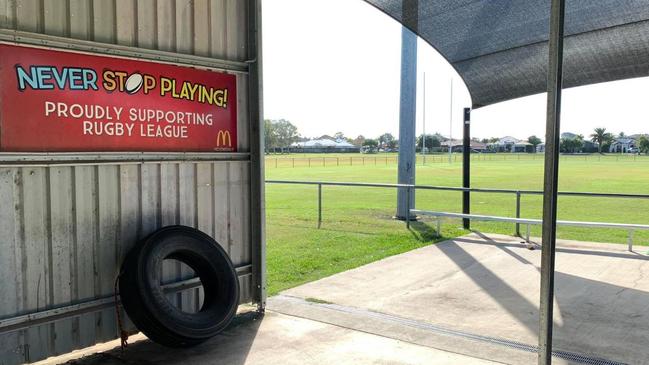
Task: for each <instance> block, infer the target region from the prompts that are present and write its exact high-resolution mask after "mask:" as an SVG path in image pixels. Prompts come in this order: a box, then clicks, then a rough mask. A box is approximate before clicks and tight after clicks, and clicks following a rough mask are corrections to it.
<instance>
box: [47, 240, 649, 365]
mask: <svg viewBox="0 0 649 365" xmlns="http://www.w3.org/2000/svg"><path fill="white" fill-rule="evenodd" d="M558 246H559V250H558V253H557V260H556V261H557V262H556V267H557V270H556V301H555V307H554V308H555V318H554V319H555V324H554V331H555V339H554V346H555V350H561V351H563V352H562V353H561V354H559V355H560V356H559V357H555V359H554V362H553V363H554V364H584V363H589V364H603V362H596V361H595V362H593V361H592V360H593V359H594V358H597V359H600V360H601V359H607V360H611V361H614V362H609V363H608V364H615V362H618V363H628V364H649V314H647V311H648V310H649V257H648V256H646V255H645V254H643V253H633V252H627V251H625V249H626V246H622V245H612V244H601V243H583V242H571V241H560V242H558ZM643 250H644V251H645V253H646V251H647V248H646V247H643ZM540 254H541V252H540V250H538V249H537V250H528V249H527V248H526V247H525V245H524V244H522V243H521V241H520V240H519V239H517V238H513V237H508V236H500V235H489V236H488V237H487V236H485V235H482V234H479V233H475V234H471V235H468V236H465V237H461V238H457V239H454V240H449V241H445V242H442V243H439V244H437V245H433V246H428V247H425V248H421V249H418V250H414V251H411V252H407V253H404V254H401V255H398V256H393V257H390V258H387V259H384V260H381V261H378V262H375V263H372V264H369V265H366V266H363V267H360V268H358V269H354V270H350V271H347V272H344V273H340V274H337V275H333V276H331V277H328V278H325V279H322V280H319V281H316V282H313V283H309V284H305V285H302V286H300V287H297V288H294V289H290V290H287V291H285V292H283V293H281V294H280V295H278V296H275V297H272V298H269V301H268V312H267V314H266V316H265V317H263V318H261V319H259V318H257V319H254V320H253V318H252V314H243V315H241V316H240V317H238V318H237V320H236V323H235V325H233V326H231V327H230V328H229V329H228V330H227V331H226V332H224V333H223V334H221V335H219V336H217V337H216V338H214V339H212V340H210V341H208V342H207V343H205V344H203V345H201V346H198V347H196V348H193V349H189V350H176V349H165V348H162V347H160V346H158V345H155V344H153V343H151V342H150V341H148V340H143V341H139V342H137V343H135V344H132V345H131V346H129V348H128V349H127V351H126V352H125V353H124V354H123V355H122V354H120V352H119V350H112V351H108V352H105V353H103V354H98V355H94V356H91V357H86V358H84V359H82V360H75V361H73V362H71V363H70V364H81V365H98V364H108V365H113V364H158V363H160V364H169V365H175V364H181V363H182V364H236V365H238V364H282V365H285V364H332V363H336V364H337V365H338V364H487V363H494V362H500V363H508V364H531V363H535V362H536V352H535V348H534V345H536V343H537V335H536V332H537V327H538V303H539V294H538V293H539V262H540ZM141 337H142V336H141ZM115 345H116V343H114V344H113V345H112V346H111V345H103V348H102V347H101V346H100V347H98V348H96V349H94V350H93V349H91V350H89V351H90V352H96V351H99V350H106V349H108V348H111V347H114V346H115ZM85 353H86V354H87V353H88V350H86V352H85ZM580 355H585V356H588V357H589V358H590V359H584V358H579V356H580ZM75 357H79V354H76V355H75ZM68 359H69V358H59V359H57V360H50V361H49V362H45V363H44V364H55V363H61V362H65V361H67V360H68ZM587 361H591V362H587Z"/></svg>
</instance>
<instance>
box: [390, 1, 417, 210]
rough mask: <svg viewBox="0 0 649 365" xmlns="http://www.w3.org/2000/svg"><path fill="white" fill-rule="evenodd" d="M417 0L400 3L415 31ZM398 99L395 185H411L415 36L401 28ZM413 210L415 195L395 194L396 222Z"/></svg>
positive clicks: (415, 85)
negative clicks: (396, 182) (411, 208)
mask: <svg viewBox="0 0 649 365" xmlns="http://www.w3.org/2000/svg"><path fill="white" fill-rule="evenodd" d="M418 5H419V4H418V0H404V1H403V5H402V6H403V8H402V12H403V14H405V15H407V17H406V18H405V19H404V20H406V21H405V22H404V23H405V24H406V25H408V26H410V27H411V28H412V29H414V30H416V29H417V21H418V13H417V11H418V10H417V9H418V8H419V6H418ZM400 88H401V91H400V92H401V95H400V105H399V166H398V177H397V180H398V182H399V184H405V185H414V184H415V162H416V160H415V159H416V154H415V126H416V124H415V123H416V119H415V117H416V110H417V36H416V35H415V33H413V32H412V31H410V29H408V28H406V27H405V26H404V27H403V28H402V30H401V86H400ZM414 206H415V192H414V191H413V192H412V194H408V191H407V189H403V188H402V189H399V190H398V192H397V214H396V216H395V217H396V218H397V219H406V220H408V219H411V216H410V211H409V208H410V207H414Z"/></svg>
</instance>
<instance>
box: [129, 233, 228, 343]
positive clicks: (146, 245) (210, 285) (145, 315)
mask: <svg viewBox="0 0 649 365" xmlns="http://www.w3.org/2000/svg"><path fill="white" fill-rule="evenodd" d="M165 259H175V260H178V261H181V262H183V263H185V264H186V265H188V266H189V267H191V268H192V269H193V270H194V271H195V272H196V275H197V276H198V277H200V280H201V283H202V285H203V290H204V293H205V296H204V301H203V306H202V307H201V309H200V310H199V311H198V312H196V313H188V312H183V311H181V310H180V309H178V308H176V307H175V306H174V305H173V304H172V303H171V302H169V301H168V300H167V298H166V297H165V293H164V292H163V289H162V286H161V284H160V283H161V281H160V279H161V278H160V273H161V271H162V270H161V268H162V262H163V260H165ZM119 292H120V297H121V301H122V305H123V306H124V310H126V313H127V314H128V316H129V317H130V318H131V320H132V321H133V323H134V324H135V326H136V327H137V328H138V329H139V330H140V331H142V332H143V333H144V334H145V335H147V336H148V337H149V338H150V339H151V340H153V341H155V342H157V343H159V344H161V345H164V346H170V347H189V346H193V345H197V344H199V343H201V342H203V341H205V340H207V339H209V338H210V337H212V336H214V335H216V334H217V333H219V332H221V331H222V330H223V329H224V328H225V327H227V326H228V324H230V322H231V321H232V318H233V317H234V315H235V314H236V311H237V306H238V304H239V280H238V278H237V274H236V271H235V270H234V266H233V265H232V262H231V261H230V258H229V257H228V255H227V253H226V252H225V251H224V250H223V249H222V248H221V246H220V245H219V244H217V243H216V241H214V239H212V238H211V237H210V236H208V235H206V234H205V233H203V232H201V231H199V230H196V229H194V228H190V227H185V226H169V227H165V228H162V229H160V230H158V231H156V232H155V233H153V234H152V235H150V236H149V237H147V238H146V239H145V240H143V241H142V242H141V243H140V244H138V245H137V246H136V247H135V248H133V249H132V250H131V251H130V252H129V253H128V256H127V257H126V259H125V260H124V263H123V264H122V274H121V276H120V279H119Z"/></svg>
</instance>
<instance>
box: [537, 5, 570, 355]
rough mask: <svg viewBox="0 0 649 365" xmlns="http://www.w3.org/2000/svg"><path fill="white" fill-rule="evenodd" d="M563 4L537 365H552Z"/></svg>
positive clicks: (551, 113)
mask: <svg viewBox="0 0 649 365" xmlns="http://www.w3.org/2000/svg"><path fill="white" fill-rule="evenodd" d="M564 14H565V1H564V0H552V6H551V9H550V39H549V44H548V47H549V48H548V53H549V61H548V84H547V89H548V102H547V110H546V112H547V116H546V127H545V128H546V130H545V172H544V175H545V177H544V181H543V235H542V251H541V295H540V297H541V303H540V307H539V362H538V363H539V365H549V364H551V363H552V324H553V321H552V319H553V318H552V310H553V304H554V258H555V252H556V234H557V187H558V182H559V131H560V119H561V118H560V117H561V88H562V85H563V83H562V76H563V21H564Z"/></svg>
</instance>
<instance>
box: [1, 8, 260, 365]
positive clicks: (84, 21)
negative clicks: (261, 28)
mask: <svg viewBox="0 0 649 365" xmlns="http://www.w3.org/2000/svg"><path fill="white" fill-rule="evenodd" d="M246 19H247V2H246V1H242V0H0V28H4V29H11V30H19V31H27V32H34V33H39V34H46V35H53V36H59V37H69V38H74V39H81V40H89V41H94V42H100V43H108V44H117V45H123V46H132V47H140V48H146V49H152V50H160V51H167V52H176V53H180V54H188V55H198V56H206V57H211V58H215V59H221V60H227V61H244V60H246V58H247V54H246V53H247V51H246V50H247V44H246V42H247V34H246V31H247V24H246ZM247 78H248V76H247V75H246V74H245V73H238V74H237V88H238V110H239V116H238V118H239V120H238V133H239V140H238V150H239V151H240V152H248V151H249V150H250V138H249V121H248V113H247V111H248V98H247V96H248V92H247V90H248V80H247ZM2 159H3V157H2V154H0V165H2ZM250 177H251V173H250V162H249V158H244V159H243V160H242V158H241V157H240V156H239V157H237V158H234V157H233V158H232V159H231V160H228V158H225V159H224V160H223V161H195V162H192V161H188V162H146V163H142V162H135V161H134V162H128V161H125V162H120V163H114V164H106V163H102V162H99V161H98V162H92V161H91V162H87V163H84V164H79V165H56V164H53V163H48V162H45V163H39V164H38V165H34V166H30V165H28V164H22V165H20V166H8V165H3V167H0V278H2V283H1V284H0V320H2V319H5V318H11V317H12V316H18V315H24V314H29V313H34V312H38V311H43V310H47V309H51V308H57V307H61V306H65V305H70V304H75V303H79V302H84V301H88V300H92V299H96V298H101V297H106V296H110V295H112V294H113V285H114V279H115V276H116V275H117V273H118V269H119V265H120V263H121V260H122V258H123V257H124V255H125V254H126V253H127V252H128V250H129V248H130V247H132V246H133V244H135V242H136V241H137V240H138V238H141V237H143V236H146V235H147V234H148V233H150V232H152V231H154V230H155V229H157V228H159V227H162V226H166V225H170V224H183V225H188V226H192V227H196V228H198V229H201V230H202V231H204V232H206V233H208V234H210V235H212V236H213V237H214V238H215V239H216V240H217V241H218V242H219V243H220V244H221V245H223V247H224V248H225V249H226V250H227V252H228V253H229V254H230V256H231V258H232V261H233V262H234V264H235V266H244V265H249V264H250V263H251V260H252V253H251V239H250V237H251V231H250V225H251V218H250V184H251V181H250ZM164 271H165V272H164V278H165V280H168V281H174V279H179V278H186V277H187V276H188V275H190V274H189V273H188V271H189V269H188V268H187V267H183V265H180V264H174V263H170V264H169V265H167V267H165V269H164ZM240 280H241V284H242V285H241V288H242V297H241V300H242V301H250V300H251V298H252V280H251V277H250V275H244V276H241V279H240ZM200 295H201V293H200V290H199V289H193V290H191V291H189V292H185V293H184V294H182V295H178V296H175V294H174V295H172V296H171V297H172V300H174V301H176V302H177V303H178V304H179V305H181V306H182V307H183V309H188V310H192V309H195V308H196V306H197V305H198V304H199V302H200V300H201V298H200ZM116 334H117V329H116V319H115V310H114V308H109V309H105V310H103V311H101V312H97V313H89V314H84V315H82V316H79V317H75V318H71V319H65V320H61V321H57V322H54V323H48V324H43V325H39V326H37V327H32V328H29V329H26V330H20V331H14V332H11V333H6V334H2V335H0V365H9V364H17V363H22V362H27V361H36V360H39V359H42V358H45V357H48V356H52V355H54V354H61V353H65V352H69V351H71V350H73V349H76V348H81V347H85V346H90V345H92V344H94V343H97V342H102V341H107V340H110V339H114V338H116Z"/></svg>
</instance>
